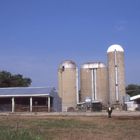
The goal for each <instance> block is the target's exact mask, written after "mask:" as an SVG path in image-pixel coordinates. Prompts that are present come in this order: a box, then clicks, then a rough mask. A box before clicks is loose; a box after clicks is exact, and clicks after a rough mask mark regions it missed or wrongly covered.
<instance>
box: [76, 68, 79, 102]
mask: <svg viewBox="0 0 140 140" xmlns="http://www.w3.org/2000/svg"><path fill="white" fill-rule="evenodd" d="M76 95H77V96H76V97H77V104H78V103H79V86H78V68H76Z"/></svg>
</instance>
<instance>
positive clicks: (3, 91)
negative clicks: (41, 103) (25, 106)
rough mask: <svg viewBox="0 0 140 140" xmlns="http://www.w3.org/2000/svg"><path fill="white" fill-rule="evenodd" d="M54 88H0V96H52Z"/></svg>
mask: <svg viewBox="0 0 140 140" xmlns="http://www.w3.org/2000/svg"><path fill="white" fill-rule="evenodd" d="M53 92H54V88H47V87H12V88H0V97H34V96H53Z"/></svg>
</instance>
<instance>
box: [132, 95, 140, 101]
mask: <svg viewBox="0 0 140 140" xmlns="http://www.w3.org/2000/svg"><path fill="white" fill-rule="evenodd" d="M138 99H140V94H139V95H135V96H132V97H130V100H131V101H133V100H138Z"/></svg>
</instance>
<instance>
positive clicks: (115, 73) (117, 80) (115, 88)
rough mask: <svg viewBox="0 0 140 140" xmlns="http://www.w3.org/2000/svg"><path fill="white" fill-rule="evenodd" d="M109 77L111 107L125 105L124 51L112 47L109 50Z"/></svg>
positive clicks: (117, 47)
mask: <svg viewBox="0 0 140 140" xmlns="http://www.w3.org/2000/svg"><path fill="white" fill-rule="evenodd" d="M107 56H108V75H109V101H110V104H111V105H113V104H114V105H115V104H120V105H122V104H123V97H124V96H125V74H124V49H123V48H122V47H121V46H120V45H117V44H115V45H111V46H110V47H109V48H108V50H107Z"/></svg>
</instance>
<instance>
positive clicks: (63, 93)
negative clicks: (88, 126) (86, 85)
mask: <svg viewBox="0 0 140 140" xmlns="http://www.w3.org/2000/svg"><path fill="white" fill-rule="evenodd" d="M58 88H59V89H58V90H59V91H58V92H59V97H60V101H61V108H62V111H73V110H74V109H75V108H76V106H77V103H78V102H79V96H78V70H77V67H76V64H75V63H74V62H73V61H71V60H68V61H64V62H63V63H61V64H60V66H59V70H58Z"/></svg>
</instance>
